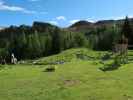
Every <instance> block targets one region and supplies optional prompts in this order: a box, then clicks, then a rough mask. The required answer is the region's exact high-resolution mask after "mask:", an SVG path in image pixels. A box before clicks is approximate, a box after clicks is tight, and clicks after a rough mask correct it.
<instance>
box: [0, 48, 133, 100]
mask: <svg viewBox="0 0 133 100" xmlns="http://www.w3.org/2000/svg"><path fill="white" fill-rule="evenodd" d="M79 51H80V52H81V51H82V54H85V55H87V56H89V57H90V56H91V57H93V58H95V60H81V59H77V58H76V57H75V54H76V53H77V52H79ZM103 53H104V52H94V51H88V50H87V49H71V50H67V51H65V52H62V53H61V54H59V55H54V56H50V57H46V58H41V59H38V60H37V61H38V62H39V64H40V63H41V64H40V65H5V66H1V67H2V68H1V69H0V100H133V77H132V76H133V67H132V66H133V63H129V64H126V65H123V66H121V67H120V68H119V69H117V70H114V71H107V72H103V71H101V70H99V68H100V67H102V66H103V65H102V64H100V63H99V59H98V58H99V57H100V55H103ZM132 54H133V52H132V51H130V55H132ZM57 58H58V60H62V59H63V60H66V61H67V62H66V63H64V64H58V65H56V66H58V67H57V68H56V70H55V72H45V71H44V70H45V69H46V68H47V67H48V66H50V65H47V64H49V63H45V61H47V62H50V61H52V62H53V61H56V60H57ZM51 59H52V60H51ZM43 62H44V63H43ZM43 64H44V65H43ZM3 67H4V68H3Z"/></svg>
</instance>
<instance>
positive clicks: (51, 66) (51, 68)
mask: <svg viewBox="0 0 133 100" xmlns="http://www.w3.org/2000/svg"><path fill="white" fill-rule="evenodd" d="M56 69H57V66H55V65H49V66H48V67H47V68H46V69H45V72H54V71H55V70H56Z"/></svg>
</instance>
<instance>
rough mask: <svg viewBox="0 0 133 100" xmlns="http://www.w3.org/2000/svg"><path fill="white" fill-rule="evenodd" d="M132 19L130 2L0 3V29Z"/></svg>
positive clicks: (26, 0) (27, 0) (54, 0)
mask: <svg viewBox="0 0 133 100" xmlns="http://www.w3.org/2000/svg"><path fill="white" fill-rule="evenodd" d="M125 16H129V17H132V16H133V0H0V26H4V27H7V26H10V25H17V26H18V25H21V24H26V25H32V23H33V22H34V21H41V22H49V23H51V24H54V25H57V26H60V27H68V26H69V25H71V24H73V23H75V22H77V21H79V20H87V21H90V22H95V21H98V20H108V19H122V18H125Z"/></svg>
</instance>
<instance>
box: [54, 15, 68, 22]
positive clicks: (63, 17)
mask: <svg viewBox="0 0 133 100" xmlns="http://www.w3.org/2000/svg"><path fill="white" fill-rule="evenodd" d="M56 19H57V20H64V21H65V20H66V18H65V16H58V17H56Z"/></svg>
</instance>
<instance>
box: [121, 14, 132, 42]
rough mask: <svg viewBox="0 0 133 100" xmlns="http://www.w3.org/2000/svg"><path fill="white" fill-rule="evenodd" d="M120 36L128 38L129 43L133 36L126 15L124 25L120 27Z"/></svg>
mask: <svg viewBox="0 0 133 100" xmlns="http://www.w3.org/2000/svg"><path fill="white" fill-rule="evenodd" d="M121 33H122V34H121V36H122V35H124V36H125V37H126V38H128V39H129V44H131V42H132V38H133V32H132V28H131V25H130V21H129V19H128V17H127V16H126V19H125V22H124V25H123V27H122V32H121Z"/></svg>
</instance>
